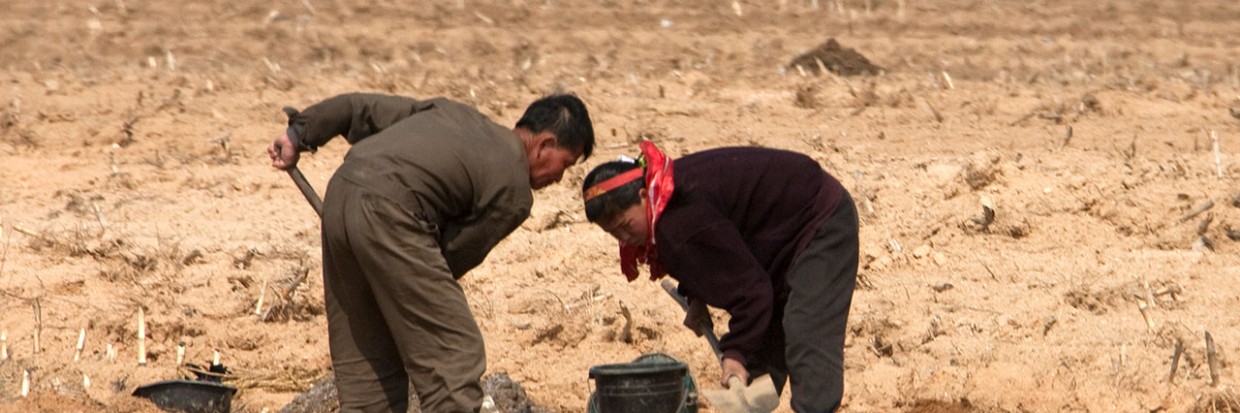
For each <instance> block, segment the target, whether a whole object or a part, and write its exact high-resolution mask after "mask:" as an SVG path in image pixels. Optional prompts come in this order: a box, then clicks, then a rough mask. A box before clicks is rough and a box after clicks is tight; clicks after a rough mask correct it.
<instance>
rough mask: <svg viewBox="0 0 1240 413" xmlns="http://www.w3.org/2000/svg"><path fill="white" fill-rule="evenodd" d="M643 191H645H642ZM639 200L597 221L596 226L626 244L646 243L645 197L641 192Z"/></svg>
mask: <svg viewBox="0 0 1240 413" xmlns="http://www.w3.org/2000/svg"><path fill="white" fill-rule="evenodd" d="M643 192H645V191H643ZM642 195H643V196H642V197H641V202H638V203H636V204H633V206H631V207H628V208H627V209H625V210H623V211H620V213H619V214H616V215H615V216H613V217H611V219H606V220H602V221H599V222H598V226H599V227H600V228H602V229H603V231H607V233H608V234H611V236H613V237H615V238H616V239H617V240H619V241H620V242H621V243H624V244H628V245H638V246H640V245H644V244H645V243H646V236H647V232H648V231H647V227H646V197H645V196H644V195H645V194H644V193H643V194H642Z"/></svg>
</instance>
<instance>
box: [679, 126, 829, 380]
mask: <svg viewBox="0 0 1240 413" xmlns="http://www.w3.org/2000/svg"><path fill="white" fill-rule="evenodd" d="M674 179H675V183H676V193H675V195H673V199H672V201H671V203H670V204H669V205H668V206H667V209H665V210H664V212H663V215H661V216H660V218H659V222H658V224H657V227H656V228H655V246H656V248H657V249H658V256H659V261H660V262H661V263H662V264H663V265H664V267H665V268H666V269H667V271H668V273H669V274H670V275H671V276H672V277H673V278H675V279H677V280H678V281H680V292H681V293H682V294H684V295H686V296H688V297H690V298H693V299H700V300H703V301H705V302H706V304H708V305H710V306H712V307H716V308H722V309H724V310H726V311H727V312H728V313H729V314H730V315H731V321H730V322H729V323H728V330H729V331H728V333H727V334H725V335H724V336H723V337H722V338H721V339H720V349H721V350H723V352H724V356H725V357H728V358H733V359H736V360H738V361H740V362H742V363H744V362H746V361H747V360H749V359H750V358H751V357H753V356H754V355H755V353H756V352H757V351H758V350H759V349H760V348H761V347H762V345H763V342H764V341H765V340H766V339H767V338H768V337H767V336H769V335H778V337H779V339H780V341H782V337H783V328H782V326H781V320H780V319H779V318H780V317H782V313H783V311H782V310H783V305H784V303H785V302H786V301H787V298H788V291H787V282H786V280H787V272H788V269H789V268H790V267H791V266H792V263H793V261H794V260H795V259H796V257H797V254H798V253H799V252H800V251H801V250H802V249H804V248H805V245H806V244H808V243H809V240H810V239H811V238H813V236H814V232H815V230H816V229H817V228H818V225H819V224H820V223H822V222H823V221H825V220H826V219H827V218H829V217H830V216H831V214H832V213H834V212H835V208H836V205H837V204H839V201H840V199H841V197H842V195H843V193H844V188H843V187H842V186H841V185H840V183H839V181H837V180H836V179H835V178H833V177H832V176H831V175H828V174H827V173H826V172H824V171H823V170H822V167H820V166H819V165H818V162H816V161H814V160H813V159H811V158H809V157H808V156H805V155H802V154H799V153H796V152H789V151H783V150H775V149H764V148H754V147H737V148H720V149H712V150H707V151H703V152H698V153H694V154H691V155H687V156H684V157H682V158H680V159H677V160H676V161H675V167H674ZM772 350H774V349H772ZM778 350H779V351H782V349H778Z"/></svg>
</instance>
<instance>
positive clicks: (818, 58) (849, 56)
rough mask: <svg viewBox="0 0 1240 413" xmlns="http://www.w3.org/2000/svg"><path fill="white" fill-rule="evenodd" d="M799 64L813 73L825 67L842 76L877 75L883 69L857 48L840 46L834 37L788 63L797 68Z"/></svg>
mask: <svg viewBox="0 0 1240 413" xmlns="http://www.w3.org/2000/svg"><path fill="white" fill-rule="evenodd" d="M819 62H821V64H819ZM797 66H800V67H801V69H802V70H805V71H807V72H810V73H813V74H819V73H820V72H821V71H822V68H824V67H825V68H826V69H827V70H830V71H831V72H832V73H835V74H837V75H840V76H854V75H876V74H878V73H879V72H882V71H883V68H881V67H878V66H877V65H875V64H874V63H870V59H866V57H865V56H862V55H861V53H857V51H856V50H853V49H851V48H845V47H843V46H840V43H839V42H837V41H835V38H834V37H832V38H830V39H827V42H826V43H823V44H820V45H818V47H815V48H814V50H810V51H808V52H805V53H804V54H802V55H800V56H797V57H796V58H794V59H792V62H791V63H789V64H788V68H790V69H796V67H797Z"/></svg>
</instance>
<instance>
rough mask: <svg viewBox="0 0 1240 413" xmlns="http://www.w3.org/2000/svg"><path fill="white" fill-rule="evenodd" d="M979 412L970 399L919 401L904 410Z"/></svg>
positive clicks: (922, 412) (914, 411) (942, 412)
mask: <svg viewBox="0 0 1240 413" xmlns="http://www.w3.org/2000/svg"><path fill="white" fill-rule="evenodd" d="M978 411H979V410H978V409H977V408H976V407H974V406H973V403H971V402H969V399H960V400H959V401H943V400H932V399H917V400H916V401H914V402H913V403H912V404H910V405H908V406H905V409H904V412H906V413H974V412H978Z"/></svg>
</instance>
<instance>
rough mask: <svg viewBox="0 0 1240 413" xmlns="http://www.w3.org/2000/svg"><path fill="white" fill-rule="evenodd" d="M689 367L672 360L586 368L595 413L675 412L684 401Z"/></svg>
mask: <svg viewBox="0 0 1240 413" xmlns="http://www.w3.org/2000/svg"><path fill="white" fill-rule="evenodd" d="M688 372H689V366H688V365H686V364H684V363H681V362H672V363H647V364H638V363H625V364H604V365H600V366H594V367H590V378H591V379H594V387H595V391H594V397H595V399H596V400H595V401H596V402H597V406H598V411H599V413H676V412H678V411H680V408H681V405H682V404H683V403H684V401H685V387H684V378H685V375H686V374H688Z"/></svg>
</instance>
